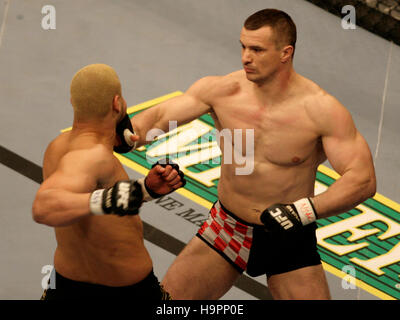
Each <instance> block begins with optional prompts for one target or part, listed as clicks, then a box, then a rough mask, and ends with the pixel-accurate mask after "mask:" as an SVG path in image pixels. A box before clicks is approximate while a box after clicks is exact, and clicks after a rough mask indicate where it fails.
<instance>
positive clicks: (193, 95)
mask: <svg viewBox="0 0 400 320" xmlns="http://www.w3.org/2000/svg"><path fill="white" fill-rule="evenodd" d="M214 82H215V77H205V78H202V79H200V80H198V81H196V82H195V83H194V84H193V85H192V86H191V87H190V88H189V89H188V90H187V91H186V92H185V93H184V94H182V95H180V96H177V97H174V98H171V99H169V100H167V101H165V102H162V103H160V104H158V105H156V106H154V107H151V108H149V109H147V110H144V111H142V112H140V113H139V114H137V115H135V116H134V117H132V118H131V122H132V126H133V129H134V130H135V133H136V134H137V135H138V136H139V137H140V139H139V141H138V144H137V146H141V145H144V144H147V143H150V142H152V141H153V139H152V137H153V136H154V135H153V134H151V131H150V130H152V129H159V132H160V133H161V131H162V132H164V133H165V132H168V131H169V129H170V126H169V122H170V121H176V122H177V125H178V126H180V125H182V124H185V123H188V122H190V121H193V120H195V119H197V118H198V117H200V116H201V115H203V114H205V113H207V112H209V111H211V106H210V103H209V100H210V94H211V85H212V83H214ZM160 130H161V131H160ZM158 135H159V134H158Z"/></svg>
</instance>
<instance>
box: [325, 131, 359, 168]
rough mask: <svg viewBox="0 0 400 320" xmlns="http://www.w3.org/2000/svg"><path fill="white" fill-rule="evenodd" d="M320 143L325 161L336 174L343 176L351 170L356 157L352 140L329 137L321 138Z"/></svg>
mask: <svg viewBox="0 0 400 320" xmlns="http://www.w3.org/2000/svg"><path fill="white" fill-rule="evenodd" d="M322 143H323V148H324V152H325V154H326V156H327V159H328V161H329V163H330V164H331V165H332V168H333V169H334V170H335V171H336V172H337V173H339V174H340V175H343V174H344V173H345V172H346V171H347V170H348V169H349V168H351V166H352V163H353V161H354V160H355V157H356V156H357V154H356V149H357V148H355V141H354V139H341V138H338V137H334V136H331V137H325V138H323V139H322Z"/></svg>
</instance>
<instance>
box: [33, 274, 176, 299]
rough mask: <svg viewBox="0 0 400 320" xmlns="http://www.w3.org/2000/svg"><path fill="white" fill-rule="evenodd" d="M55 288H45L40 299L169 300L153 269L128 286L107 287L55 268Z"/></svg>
mask: <svg viewBox="0 0 400 320" xmlns="http://www.w3.org/2000/svg"><path fill="white" fill-rule="evenodd" d="M53 272H55V280H56V281H55V289H46V290H45V291H44V293H43V295H42V297H41V299H40V300H71V299H79V300H93V299H98V300H100V299H107V300H130V301H131V302H134V301H135V300H138V301H140V300H146V301H161V300H171V297H170V295H169V294H168V293H167V292H166V291H165V290H164V289H163V287H162V286H161V285H160V283H159V282H158V279H157V277H156V276H155V275H154V272H153V270H152V271H151V272H150V273H149V275H148V276H147V277H146V278H144V279H143V280H142V281H140V282H138V283H135V284H133V285H130V286H124V287H109V286H104V285H100V284H92V283H87V282H80V281H74V280H70V279H67V278H65V277H63V276H62V275H60V274H59V273H57V272H56V271H55V269H53Z"/></svg>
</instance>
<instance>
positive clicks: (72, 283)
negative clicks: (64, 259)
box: [53, 269, 159, 290]
mask: <svg viewBox="0 0 400 320" xmlns="http://www.w3.org/2000/svg"><path fill="white" fill-rule="evenodd" d="M53 272H55V278H56V287H59V286H60V287H73V288H76V289H77V288H80V289H83V290H84V289H97V290H104V289H106V290H121V289H138V290H140V289H141V288H142V287H143V288H145V287H148V286H149V285H153V284H154V283H159V282H158V279H157V277H156V276H155V274H154V270H153V269H151V271H150V273H149V274H148V275H147V276H146V277H145V278H144V279H143V280H141V281H139V282H137V283H134V284H131V285H127V286H119V287H112V286H106V285H103V284H97V283H90V282H83V281H76V280H71V279H69V278H66V277H64V276H62V275H61V274H59V273H58V272H57V271H56V270H55V269H54V271H53Z"/></svg>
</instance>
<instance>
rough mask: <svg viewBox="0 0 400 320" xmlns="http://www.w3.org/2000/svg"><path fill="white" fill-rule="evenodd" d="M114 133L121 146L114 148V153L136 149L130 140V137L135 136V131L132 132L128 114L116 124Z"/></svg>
mask: <svg viewBox="0 0 400 320" xmlns="http://www.w3.org/2000/svg"><path fill="white" fill-rule="evenodd" d="M116 132H117V136H118V137H119V139H120V140H121V144H120V145H119V146H114V151H115V152H117V153H127V152H130V151H132V150H134V149H135V148H136V142H133V141H132V140H131V136H133V135H134V134H135V131H134V130H133V127H132V123H131V119H130V118H129V116H128V114H126V115H125V117H123V118H122V120H121V121H120V122H119V123H118V124H117V127H116Z"/></svg>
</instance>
